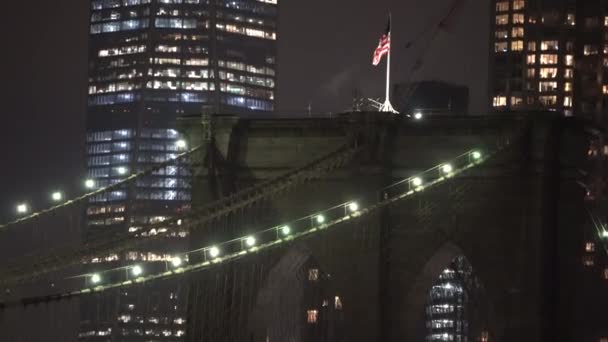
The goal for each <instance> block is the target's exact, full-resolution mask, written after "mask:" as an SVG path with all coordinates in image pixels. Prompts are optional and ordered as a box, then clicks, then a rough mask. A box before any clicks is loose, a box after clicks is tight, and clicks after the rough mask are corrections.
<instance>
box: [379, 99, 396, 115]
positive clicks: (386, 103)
mask: <svg viewBox="0 0 608 342" xmlns="http://www.w3.org/2000/svg"><path fill="white" fill-rule="evenodd" d="M379 110H380V111H381V112H388V113H393V114H399V112H398V111H396V110H395V109H394V108H393V105H391V102H390V101H389V100H388V99H387V100H386V101H384V103H383V104H382V106H380V109H379Z"/></svg>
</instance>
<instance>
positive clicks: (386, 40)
mask: <svg viewBox="0 0 608 342" xmlns="http://www.w3.org/2000/svg"><path fill="white" fill-rule="evenodd" d="M390 49H391V18H390V17H389V18H388V25H387V26H386V31H385V33H384V34H383V35H382V37H380V41H379V42H378V47H377V48H376V50H374V59H373V60H372V64H373V65H378V64H380V61H381V60H382V56H384V55H386V54H387V53H388V52H389V51H390Z"/></svg>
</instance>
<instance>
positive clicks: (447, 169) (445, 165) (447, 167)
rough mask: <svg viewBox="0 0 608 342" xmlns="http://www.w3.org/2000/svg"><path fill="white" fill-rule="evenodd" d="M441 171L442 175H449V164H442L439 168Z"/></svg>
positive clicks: (450, 168)
mask: <svg viewBox="0 0 608 342" xmlns="http://www.w3.org/2000/svg"><path fill="white" fill-rule="evenodd" d="M441 171H443V172H444V173H450V172H452V165H450V164H444V165H443V166H442V167H441Z"/></svg>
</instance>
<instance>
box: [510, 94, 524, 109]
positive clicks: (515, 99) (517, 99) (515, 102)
mask: <svg viewBox="0 0 608 342" xmlns="http://www.w3.org/2000/svg"><path fill="white" fill-rule="evenodd" d="M523 104H524V99H523V98H522V97H521V96H511V106H514V107H517V106H521V105H523Z"/></svg>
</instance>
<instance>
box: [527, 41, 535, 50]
mask: <svg viewBox="0 0 608 342" xmlns="http://www.w3.org/2000/svg"><path fill="white" fill-rule="evenodd" d="M528 51H536V42H528Z"/></svg>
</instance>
